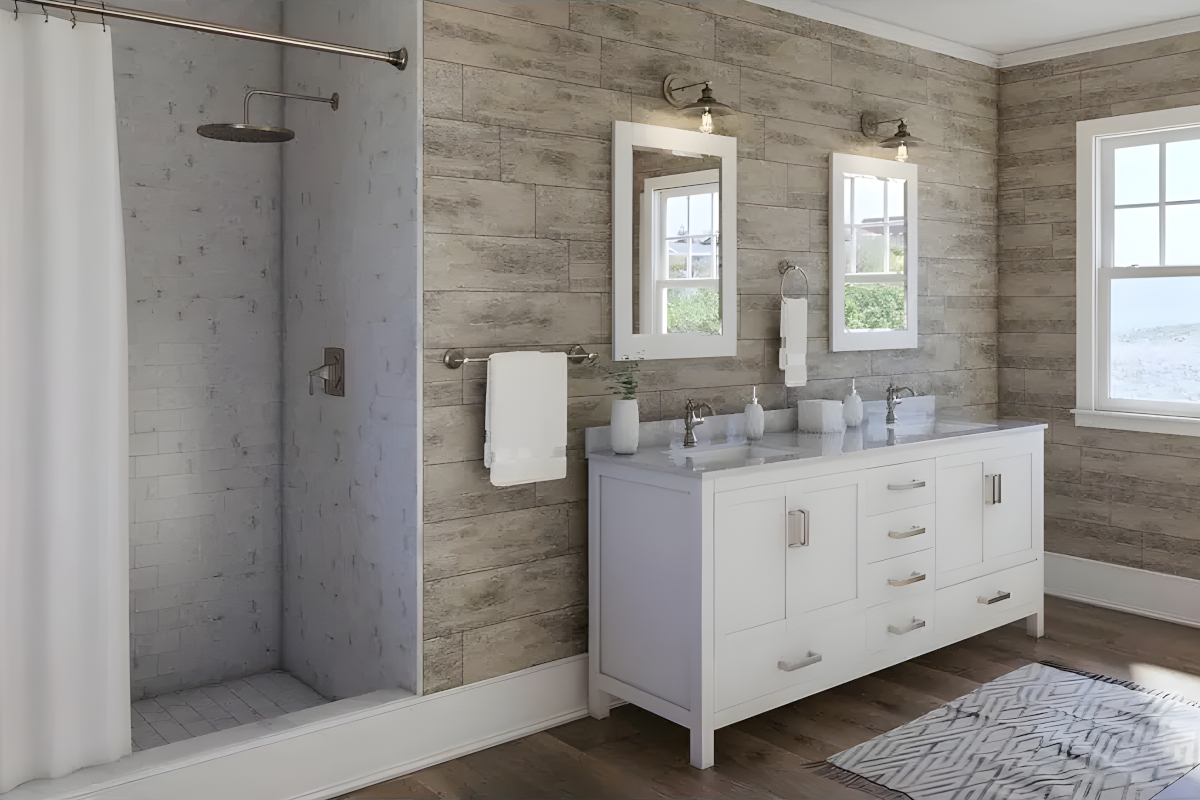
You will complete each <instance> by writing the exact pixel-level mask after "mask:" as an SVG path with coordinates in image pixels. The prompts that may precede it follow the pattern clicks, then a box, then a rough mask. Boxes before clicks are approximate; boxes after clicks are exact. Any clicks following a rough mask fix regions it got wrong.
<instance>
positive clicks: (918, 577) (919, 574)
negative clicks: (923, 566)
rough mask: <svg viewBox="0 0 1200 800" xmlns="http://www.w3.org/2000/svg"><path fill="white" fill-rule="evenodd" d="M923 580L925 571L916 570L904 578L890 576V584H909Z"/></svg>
mask: <svg viewBox="0 0 1200 800" xmlns="http://www.w3.org/2000/svg"><path fill="white" fill-rule="evenodd" d="M923 580H925V573H924V572H914V573H913V574H912V575H911V576H910V577H908V578H904V579H902V580H896V579H895V578H888V586H908V585H909V584H910V583H916V582H917V581H923Z"/></svg>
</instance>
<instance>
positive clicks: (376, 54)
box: [13, 0, 408, 69]
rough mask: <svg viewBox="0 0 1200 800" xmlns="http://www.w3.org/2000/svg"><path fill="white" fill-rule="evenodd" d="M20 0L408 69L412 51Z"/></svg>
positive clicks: (58, 0) (16, 0)
mask: <svg viewBox="0 0 1200 800" xmlns="http://www.w3.org/2000/svg"><path fill="white" fill-rule="evenodd" d="M20 3H28V4H29V5H35V6H42V7H43V8H46V7H47V6H48V7H50V8H61V9H65V10H67V11H71V12H78V11H83V12H86V13H88V14H97V15H99V16H100V17H101V18H104V17H113V18H116V19H131V20H134V21H135V22H149V23H151V24H153V25H167V26H169V27H172V28H184V29H186V30H189V31H200V32H201V33H215V34H217V35H218V36H232V37H234V38H237V39H250V40H252V41H256V42H269V43H271V44H282V45H287V46H288V47H303V48H305V49H306V50H320V51H321V52H323V53H337V54H338V55H342V56H355V57H356V58H369V59H372V60H374V61H385V62H387V63H388V64H391V65H392V66H393V67H395V68H396V69H404V68H405V67H406V66H408V50H407V49H406V48H403V47H401V48H400V49H399V50H393V51H391V52H386V51H381V50H364V49H362V48H361V47H347V46H345V45H340V44H332V43H330V42H317V41H313V40H311V39H296V38H294V37H291V36H279V35H277V34H274V33H259V32H258V31H248V30H244V29H242V28H230V27H228V26H225V25H214V24H212V23H210V22H201V21H199V20H195V19H184V18H182V17H168V16H166V15H165V14H153V13H151V12H149V11H138V10H136V9H132V8H118V7H117V6H109V5H104V4H93V3H80V2H75V0H13V6H14V9H15V8H19V7H20V6H19V4H20Z"/></svg>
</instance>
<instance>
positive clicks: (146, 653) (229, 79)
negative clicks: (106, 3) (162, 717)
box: [113, 0, 282, 698]
mask: <svg viewBox="0 0 1200 800" xmlns="http://www.w3.org/2000/svg"><path fill="white" fill-rule="evenodd" d="M138 6H139V8H145V9H147V10H152V11H159V12H163V13H168V14H176V15H179V16H185V17H194V18H199V19H205V20H212V21H215V22H221V23H225V24H231V25H237V26H242V27H247V28H255V29H258V30H265V31H277V30H279V26H280V12H281V8H280V4H279V3H278V2H274V0H256V2H252V3H247V2H244V0H188V2H183V0H143V2H141V3H139V4H138ZM113 42H114V67H115V71H116V92H117V116H118V119H119V125H120V127H119V145H120V155H121V177H122V183H123V186H122V200H123V205H124V210H125V247H126V252H127V258H128V270H129V341H130V382H131V385H130V390H131V391H130V401H131V410H132V420H131V425H130V430H131V431H132V436H131V441H130V445H131V446H130V451H131V455H132V464H131V470H130V474H131V476H132V480H131V492H132V503H131V512H132V527H131V532H130V533H131V545H132V552H131V557H130V562H131V565H132V571H131V574H130V578H131V580H130V584H131V592H132V597H131V608H132V617H133V619H132V630H133V641H132V648H133V694H134V697H135V698H136V697H142V696H146V695H155V694H160V693H162V692H164V691H170V690H172V689H177V688H182V687H187V686H195V685H199V684H203V683H208V682H212V681H219V680H223V679H226V678H230V677H234V676H238V675H243V674H247V673H253V672H259V671H262V670H265V669H270V668H272V667H275V666H277V664H278V659H279V647H280V615H281V611H280V597H279V594H280V593H279V582H280V519H279V504H280V489H279V475H280V455H279V430H280V427H279V426H280V397H281V389H280V385H279V359H280V347H281V333H282V330H281V327H282V319H281V309H280V299H281V271H280V237H279V225H280V195H279V190H280V153H279V145H248V144H232V143H228V142H215V141H211V140H208V139H203V138H201V137H200V136H198V135H197V134H196V125H197V124H200V123H204V122H220V121H237V120H240V119H241V114H242V106H241V101H242V96H243V94H244V93H245V91H246V89H247V88H249V87H257V88H267V89H278V88H279V86H280V84H281V80H282V70H281V63H282V62H281V54H280V52H279V48H278V47H275V46H272V45H265V44H257V43H252V42H244V41H239V40H235V39H226V38H221V37H214V36H207V35H203V34H197V33H191V32H187V31H178V30H173V29H170V28H164V27H159V26H155V25H141V24H138V23H133V22H118V23H116V24H115V25H114V29H113ZM278 108H279V106H278V103H277V102H276V101H264V102H263V104H262V105H261V106H257V107H256V110H257V113H259V114H261V115H262V119H264V120H266V121H271V120H278V119H279V111H278Z"/></svg>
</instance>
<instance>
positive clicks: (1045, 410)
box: [999, 33, 1200, 578]
mask: <svg viewBox="0 0 1200 800" xmlns="http://www.w3.org/2000/svg"><path fill="white" fill-rule="evenodd" d="M1197 87H1200V34H1198V33H1192V34H1186V35H1183V36H1175V37H1171V38H1166V39H1157V40H1154V41H1150V42H1142V43H1139V44H1133V45H1126V46H1123V47H1114V48H1110V49H1107V50H1098V51H1095V52H1091V53H1085V54H1082V55H1077V56H1069V57H1065V58H1059V59H1054V60H1051V61H1042V62H1038V63H1036V64H1028V65H1024V66H1020V67H1015V68H1012V69H1009V70H1005V71H1004V72H1002V73H1001V87H1000V118H1001V122H1000V201H999V205H1000V294H1001V299H1000V367H1001V369H1000V399H1001V410H1002V412H1003V413H1004V415H1005V416H1010V417H1021V418H1026V419H1036V420H1040V421H1043V422H1046V423H1048V424H1049V425H1050V435H1049V437H1048V442H1049V444H1048V445H1047V452H1046V549H1047V550H1050V551H1052V552H1056V553H1065V554H1067V555H1073V556H1080V557H1083V558H1092V559H1097V560H1099V561H1107V562H1110V563H1114V564H1124V565H1126V566H1132V567H1140V568H1143V569H1148V570H1152V571H1155V572H1164V573H1169V574H1173V575H1185V576H1187V577H1191V578H1200V522H1198V520H1200V439H1194V438H1190V437H1180V436H1167V435H1156V434H1148V433H1132V432H1126V431H1113V430H1104V429H1099V428H1076V427H1075V425H1074V421H1073V417H1072V416H1071V413H1070V409H1071V408H1073V407H1074V404H1075V123H1076V122H1077V121H1080V120H1086V119H1096V118H1100V117H1110V116H1118V115H1121V114H1133V113H1137V112H1141V111H1154V110H1158V109H1164V108H1176V107H1179V106H1188V105H1196V104H1200V91H1197Z"/></svg>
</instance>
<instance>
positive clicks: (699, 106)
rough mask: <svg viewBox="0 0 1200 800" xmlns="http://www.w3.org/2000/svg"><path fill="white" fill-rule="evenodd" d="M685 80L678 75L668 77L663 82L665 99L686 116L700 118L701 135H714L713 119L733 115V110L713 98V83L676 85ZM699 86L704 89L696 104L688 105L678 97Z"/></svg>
mask: <svg viewBox="0 0 1200 800" xmlns="http://www.w3.org/2000/svg"><path fill="white" fill-rule="evenodd" d="M683 80H685V79H684V78H681V77H680V76H678V75H674V74H671V75H668V76H667V77H666V79H665V80H664V81H663V97H665V98H666V100H667V102H668V103H670V104H671V105H673V106H675V107H676V108H678V109H679V110H680V111H682V112H683V113H684V115H685V116H689V117H699V118H700V132H701V133H712V132H713V123H712V118H713V117H714V116H717V117H723V116H726V115H728V114H732V113H733V109H732V108H730V107H729V106H727V105H725V104H724V103H722V102H719V101H718V100H717V99H716V98H715V97H713V92H712V81H698V82H696V83H689V84H686V85H684V86H676V85H675V84H677V83H679V82H680V81H683ZM697 86H703V87H704V89H703V90H701V92H700V99H699V100H696V101H695V102H694V103H688V102H687V101H685V100H683V99H682V98H680V97H676V95H677V94H678V93H679V92H682V91H683V90H684V89H693V88H695V87H697Z"/></svg>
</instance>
